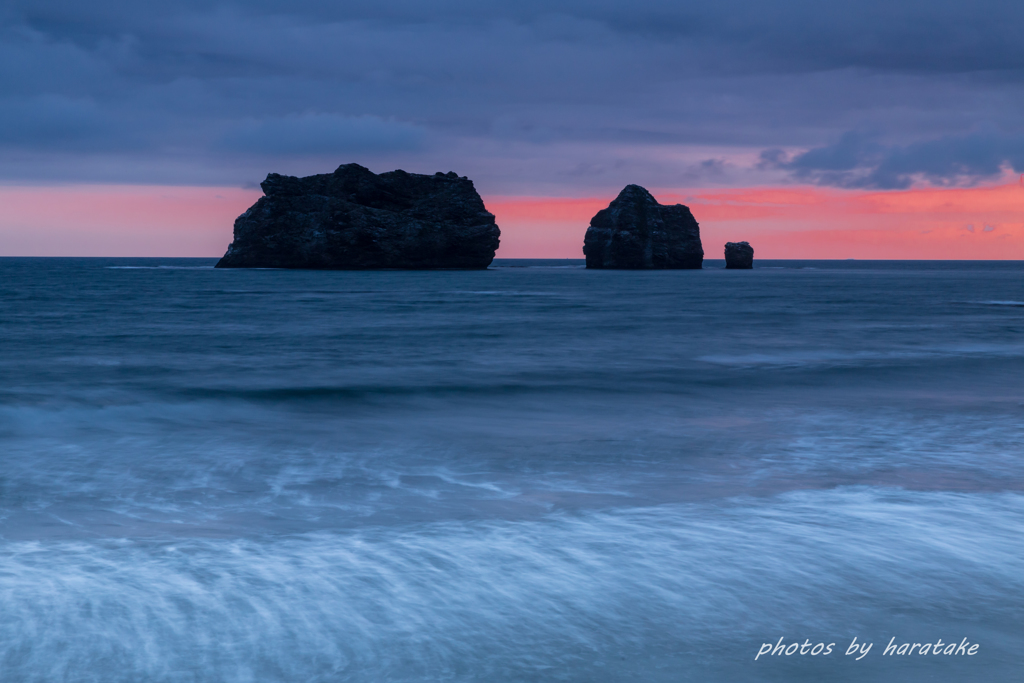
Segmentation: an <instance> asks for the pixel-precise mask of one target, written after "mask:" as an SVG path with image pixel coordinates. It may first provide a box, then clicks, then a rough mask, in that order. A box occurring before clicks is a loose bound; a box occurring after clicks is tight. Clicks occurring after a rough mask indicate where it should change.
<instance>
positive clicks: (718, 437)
mask: <svg viewBox="0 0 1024 683" xmlns="http://www.w3.org/2000/svg"><path fill="white" fill-rule="evenodd" d="M214 262H215V260H214V259H29V258H5V259H0V680H2V681H3V682H4V683H21V682H52V681H68V682H78V681H88V682H97V683H100V682H102V683H121V682H125V683H128V682H133V683H134V682H139V681H145V682H147V683H164V682H175V683H185V682H187V683H208V682H209V683H214V682H216V683H243V682H244V683H264V682H267V683H269V682H282V683H285V682H287V683H299V682H314V681H315V682H325V683H326V682H334V681H353V682H363V681H366V682H378V681H403V682H404V681H410V682H411V681H491V682H500V681H579V682H604V681H629V682H630V683H636V682H639V681H643V682H644V683H647V682H652V683H660V682H679V681H693V682H695V683H716V682H724V683H732V682H737V683H747V682H753V681H756V682H762V681H763V682H774V681H780V682H781V681H786V682H796V681H807V682H812V681H813V682H819V681H824V680H828V681H871V682H872V683H877V682H887V681H894V682H895V681H899V682H900V683H906V682H911V683H914V682H917V681H967V680H979V681H980V680H985V681H994V682H997V683H998V682H1001V681H1015V680H1019V675H1020V673H1019V672H1020V670H1021V666H1022V663H1024V637H1022V635H1021V634H1022V630H1021V625H1022V623H1024V495H1022V492H1024V382H1022V378H1024V262H895V261H888V262H886V261H874V262H864V261H765V260H759V261H758V262H757V263H756V266H757V267H756V268H755V269H754V270H752V271H728V270H725V269H724V268H723V265H724V264H723V263H722V262H721V261H708V262H706V267H705V269H704V270H702V271H645V272H638V271H588V270H586V269H584V268H583V267H582V266H581V263H582V262H581V261H574V260H568V261H512V260H497V261H495V264H494V266H492V267H491V268H490V269H488V270H486V271H473V272H455V271H450V272H447V271H435V272H310V271H283V270H215V269H213V267H212V266H213V263H214ZM854 638H856V642H857V647H858V648H859V647H861V645H862V644H866V643H870V644H872V645H871V648H870V649H869V650H867V651H866V653H865V652H864V651H862V650H860V649H857V650H855V651H854V652H853V653H851V654H850V655H847V654H846V652H847V651H848V649H849V646H850V645H851V643H852V641H853V639H854ZM780 639H782V645H783V646H784V647H783V648H780V650H788V649H790V648H789V644H790V643H793V642H796V643H799V644H804V645H810V646H813V645H815V644H818V643H821V644H823V645H827V644H830V643H831V644H833V647H832V648H830V650H831V652H830V653H829V654H825V653H824V651H823V650H819V652H818V654H812V652H813V647H806V648H805V651H804V652H803V653H801V652H800V651H799V650H797V651H795V652H793V653H792V654H788V655H787V654H786V652H785V651H780V652H778V653H776V654H772V653H771V652H768V653H765V654H760V655H759V653H760V652H761V651H762V648H763V646H764V645H765V644H770V645H771V646H772V647H773V648H775V646H776V645H777V644H778V643H779V640H780ZM939 639H941V641H942V643H943V647H945V644H946V643H950V642H955V643H957V644H958V645H963V644H964V639H966V641H967V642H968V643H969V644H977V645H978V648H976V650H975V652H974V654H971V655H968V654H965V653H963V652H961V653H959V654H958V653H955V652H953V653H951V654H945V653H944V652H943V653H942V654H939V655H932V654H931V653H930V652H929V653H927V654H926V655H923V656H922V655H920V654H918V653H917V652H915V653H914V654H902V655H899V654H895V653H891V654H888V655H887V654H885V653H884V648H885V647H886V646H887V645H889V644H890V643H893V644H895V645H898V644H901V643H919V644H925V643H928V644H934V643H935V642H936V641H937V640H939ZM893 649H895V648H893ZM862 654H863V656H861V655H862Z"/></svg>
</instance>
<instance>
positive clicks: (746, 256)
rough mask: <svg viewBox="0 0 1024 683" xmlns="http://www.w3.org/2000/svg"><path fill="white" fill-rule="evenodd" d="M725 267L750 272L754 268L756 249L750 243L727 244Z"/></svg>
mask: <svg viewBox="0 0 1024 683" xmlns="http://www.w3.org/2000/svg"><path fill="white" fill-rule="evenodd" d="M725 267H726V268H736V269H746V270H750V269H751V268H753V267H754V248H753V247H752V246H750V243H749V242H726V243H725Z"/></svg>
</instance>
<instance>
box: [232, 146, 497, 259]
mask: <svg viewBox="0 0 1024 683" xmlns="http://www.w3.org/2000/svg"><path fill="white" fill-rule="evenodd" d="M260 187H262V188H263V192H264V194H265V195H266V196H264V197H260V199H259V201H257V202H256V203H255V204H254V205H252V206H251V207H250V208H249V210H248V211H246V212H245V213H243V214H242V215H241V216H239V217H238V218H237V219H236V220H235V239H234V242H232V243H231V245H230V246H229V247H228V251H227V253H226V254H224V258H222V259H221V260H220V261H219V262H218V263H217V267H218V268H319V269H338V270H363V269H373V268H404V269H430V268H466V269H470V268H486V267H487V266H489V265H490V263H491V261H492V260H493V259H494V252H495V251H496V250H497V248H498V237H499V236H500V234H501V233H500V231H499V230H498V226H497V225H495V223H494V216H493V215H492V214H490V213H488V212H487V209H485V208H484V203H483V200H482V199H480V195H479V194H477V191H476V189H475V188H474V187H473V181H471V180H469V179H468V178H465V177H462V178H460V177H459V176H458V175H456V174H455V173H435V174H434V175H420V174H416V173H406V172H405V171H391V172H390V173H381V174H380V175H376V174H374V173H373V172H372V171H370V170H369V169H366V168H363V167H362V166H360V165H358V164H345V165H343V166H339V167H338V170H336V171H335V172H334V173H324V174H321V175H313V176H308V177H306V178H295V177H293V176H282V175H278V174H276V173H271V174H270V175H268V176H267V179H266V180H264V181H263V182H262V183H261V184H260Z"/></svg>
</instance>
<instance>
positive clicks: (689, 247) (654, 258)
mask: <svg viewBox="0 0 1024 683" xmlns="http://www.w3.org/2000/svg"><path fill="white" fill-rule="evenodd" d="M583 254H584V256H586V257H587V268H631V269H639V268H701V267H703V263H704V249H703V247H701V243H700V226H698V225H697V221H696V220H695V219H694V217H693V214H691V213H690V209H689V208H687V207H685V206H683V205H682V204H675V205H672V206H663V205H661V204H659V203H658V202H657V200H655V199H654V197H652V196H651V193H650V192H648V191H647V190H645V189H644V188H642V187H640V186H639V185H627V186H626V187H625V189H624V190H622V192H620V193H619V196H618V197H616V198H615V200H614V201H613V202H612V203H611V204H609V205H608V208H607V209H602V210H601V211H598V212H597V215H596V216H594V218H593V219H592V220H591V221H590V227H589V228H587V234H586V236H585V237H584V239H583Z"/></svg>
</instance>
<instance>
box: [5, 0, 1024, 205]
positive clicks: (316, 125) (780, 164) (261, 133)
mask: <svg viewBox="0 0 1024 683" xmlns="http://www.w3.org/2000/svg"><path fill="white" fill-rule="evenodd" d="M1022 25H1024V5H1022V4H1021V3H1011V2H994V1H992V0H988V1H984V2H978V3H974V4H968V3H964V2H959V1H958V2H950V1H948V0H932V1H930V2H921V1H918V0H903V1H901V2H895V3H894V2H891V0H888V1H886V2H882V1H880V0H869V1H868V2H860V3H848V4H844V5H841V6H840V5H836V4H833V3H820V2H810V1H807V0H784V1H782V2H774V3H759V2H754V1H752V0H726V1H724V2H719V3H686V2H678V0H672V1H669V0H659V1H656V2H628V3H627V2H623V1H611V0H589V1H584V0H570V1H566V0H547V1H545V2H541V1H540V0H522V1H520V2H515V3H512V2H487V1H485V0H477V1H469V0H437V1H435V2H429V3H426V2H421V1H420V0H399V1H394V2H387V3H381V2H379V1H378V2H370V1H369V0H347V1H346V2H336V1H330V2H328V1H311V0H295V1H293V2H289V3H284V4H283V3H280V2H278V1H274V2H271V1H269V0H253V1H250V2H227V3H212V4H211V3H210V2H206V1H204V2H198V1H192V0H168V1H167V2H162V3H138V2H126V1H116V2H115V1H111V0H94V1H93V2H90V3H85V4H83V3H72V2H69V1H68V0H61V1H57V0H31V1H28V0H7V2H5V3H4V7H3V8H0V27H2V28H0V152H3V154H0V177H3V178H7V179H8V180H12V179H13V180H31V179H37V180H41V181H45V180H47V179H52V180H103V181H108V180H109V181H118V180H120V181H137V182H204V183H207V182H223V183H232V184H241V183H244V182H251V181H253V180H258V179H259V178H260V177H261V176H262V175H263V174H264V173H265V172H266V171H268V170H279V171H283V172H294V173H306V172H315V171H322V170H324V169H329V168H333V167H334V166H336V165H337V164H338V163H341V162H344V161H359V162H361V163H364V164H365V165H368V166H370V167H371V168H374V169H375V170H388V168H394V167H396V166H403V167H406V168H407V169H408V170H419V171H424V172H433V171H436V170H449V169H451V170H458V171H459V172H460V173H466V174H470V175H472V176H473V177H474V178H478V179H479V183H478V184H483V186H484V187H485V188H486V189H487V190H489V191H492V192H508V193H519V192H550V193H553V194H557V193H561V192H583V191H598V190H600V191H604V189H606V188H614V187H615V186H616V185H621V184H624V183H625V182H642V183H646V184H649V185H651V186H655V187H657V186H663V187H665V186H672V185H677V184H702V183H705V184H730V183H743V182H766V181H770V180H780V179H785V178H789V177H793V178H796V179H798V180H803V181H808V180H809V181H812V182H820V183H829V184H835V185H841V186H851V187H852V186H858V187H903V186H905V184H906V183H908V182H917V181H923V182H932V183H939V184H950V183H971V182H977V181H979V180H982V179H985V178H990V177H992V176H993V174H995V173H998V172H999V169H1000V168H1001V167H1004V166H1009V167H1013V168H1015V169H1019V168H1021V167H1024V163H1022V161H1021V156H1020V153H1019V149H1020V146H1019V140H1020V138H1021V136H1022V135H1024V121H1021V119H1020V116H1019V112H1020V111H1022V110H1024V41H1021V40H1020V39H1019V36H1018V29H1019V27H1020V26H1022ZM985 126H988V127H989V128H988V129H987V130H988V131H989V132H984V131H985V130H986V129H985V128H984V127H985ZM849 130H872V131H875V133H874V135H873V136H865V135H851V136H846V137H843V133H844V131H849ZM978 131H983V132H978ZM837 140H839V142H836V141H837ZM1015 145H1016V146H1015ZM765 149H769V150H770V149H787V150H790V153H789V154H781V153H771V154H775V156H774V157H772V156H771V154H769V155H768V156H766V157H764V158H763V159H762V160H761V162H760V163H758V154H759V152H761V151H762V150H765ZM793 150H808V151H806V152H805V153H799V152H796V153H794V152H793ZM780 154H781V155H780ZM709 160H714V161H713V162H709ZM993 169H995V170H993Z"/></svg>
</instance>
